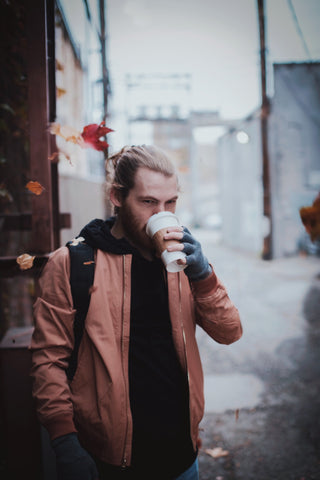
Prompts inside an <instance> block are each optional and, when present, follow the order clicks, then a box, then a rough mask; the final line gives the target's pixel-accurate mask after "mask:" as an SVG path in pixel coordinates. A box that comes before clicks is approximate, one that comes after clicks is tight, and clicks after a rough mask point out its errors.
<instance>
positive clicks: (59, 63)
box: [56, 59, 64, 72]
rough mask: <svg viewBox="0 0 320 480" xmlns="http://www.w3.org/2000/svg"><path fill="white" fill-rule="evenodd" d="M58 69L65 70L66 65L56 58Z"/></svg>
mask: <svg viewBox="0 0 320 480" xmlns="http://www.w3.org/2000/svg"><path fill="white" fill-rule="evenodd" d="M56 70H59V71H60V72H63V70H64V66H63V65H62V63H61V62H59V60H57V59H56Z"/></svg>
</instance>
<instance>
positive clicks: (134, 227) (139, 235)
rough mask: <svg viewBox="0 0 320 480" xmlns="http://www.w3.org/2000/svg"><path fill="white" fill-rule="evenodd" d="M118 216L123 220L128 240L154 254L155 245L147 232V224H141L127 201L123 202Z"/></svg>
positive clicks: (139, 248)
mask: <svg viewBox="0 0 320 480" xmlns="http://www.w3.org/2000/svg"><path fill="white" fill-rule="evenodd" d="M118 216H119V218H120V220H121V224H122V228H123V231H124V234H125V237H126V239H127V240H128V242H129V243H131V245H133V246H134V247H136V248H137V249H138V250H144V251H145V250H147V251H148V252H150V253H151V254H152V255H154V254H155V251H154V246H153V244H152V241H151V238H150V237H149V236H148V235H147V233H146V225H142V226H141V224H140V223H139V221H138V219H137V218H135V217H134V215H133V214H132V211H131V208H130V207H129V206H128V204H127V203H126V202H124V203H123V204H122V207H121V209H120V211H119V213H118Z"/></svg>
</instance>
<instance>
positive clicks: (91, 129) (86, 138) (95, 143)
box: [79, 122, 113, 152]
mask: <svg viewBox="0 0 320 480" xmlns="http://www.w3.org/2000/svg"><path fill="white" fill-rule="evenodd" d="M104 125H105V122H101V123H100V125H97V124H96V123H91V124H90V125H86V126H85V127H84V128H83V131H82V133H81V137H82V140H83V142H79V145H80V146H81V147H82V148H94V149H95V150H99V151H100V152H101V151H103V150H106V148H107V147H108V146H109V145H108V143H107V142H106V141H104V140H100V138H101V137H103V136H104V135H106V134H107V133H109V132H113V130H112V129H111V128H108V127H105V126H104Z"/></svg>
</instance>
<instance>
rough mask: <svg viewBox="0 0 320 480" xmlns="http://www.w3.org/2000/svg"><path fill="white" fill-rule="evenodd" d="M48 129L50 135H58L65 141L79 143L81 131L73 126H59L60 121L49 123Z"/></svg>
mask: <svg viewBox="0 0 320 480" xmlns="http://www.w3.org/2000/svg"><path fill="white" fill-rule="evenodd" d="M49 131H50V133H51V134H52V135H58V136H59V137H62V138H64V139H65V141H66V142H71V143H75V144H77V143H79V142H81V141H82V140H81V133H80V132H79V131H78V130H76V129H75V128H73V127H69V126H68V125H65V126H63V127H62V126H61V125H60V123H51V124H50V127H49Z"/></svg>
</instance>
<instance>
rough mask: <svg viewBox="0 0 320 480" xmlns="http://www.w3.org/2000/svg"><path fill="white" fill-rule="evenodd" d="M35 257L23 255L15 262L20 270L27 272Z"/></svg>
mask: <svg viewBox="0 0 320 480" xmlns="http://www.w3.org/2000/svg"><path fill="white" fill-rule="evenodd" d="M35 258H36V257H32V256H31V255H29V254H28V253H23V254H22V255H19V257H17V259H16V262H17V263H18V265H19V267H20V270H28V269H29V268H31V267H32V266H33V261H34V259H35Z"/></svg>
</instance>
